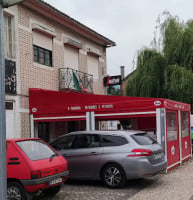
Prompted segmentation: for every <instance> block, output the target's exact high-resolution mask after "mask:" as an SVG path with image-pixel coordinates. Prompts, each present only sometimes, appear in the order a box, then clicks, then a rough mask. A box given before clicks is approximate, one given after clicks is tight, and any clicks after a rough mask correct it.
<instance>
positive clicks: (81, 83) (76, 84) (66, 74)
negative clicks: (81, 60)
mask: <svg viewBox="0 0 193 200" xmlns="http://www.w3.org/2000/svg"><path fill="white" fill-rule="evenodd" d="M59 90H66V91H68V90H73V91H77V92H85V93H93V75H90V74H87V73H84V72H80V71H78V70H75V69H71V68H60V69H59Z"/></svg>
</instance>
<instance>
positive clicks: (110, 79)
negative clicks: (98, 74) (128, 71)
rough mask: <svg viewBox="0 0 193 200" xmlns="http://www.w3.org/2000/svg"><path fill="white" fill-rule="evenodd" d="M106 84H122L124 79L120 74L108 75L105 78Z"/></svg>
mask: <svg viewBox="0 0 193 200" xmlns="http://www.w3.org/2000/svg"><path fill="white" fill-rule="evenodd" d="M103 83H104V86H111V85H121V83H122V79H121V75H119V76H106V77H104V79H103Z"/></svg>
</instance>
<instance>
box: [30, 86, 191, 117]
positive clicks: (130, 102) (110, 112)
mask: <svg viewBox="0 0 193 200" xmlns="http://www.w3.org/2000/svg"><path fill="white" fill-rule="evenodd" d="M29 103H30V114H33V116H34V120H36V121H56V120H69V119H73V120H85V116H86V112H92V111H93V112H95V117H96V119H113V118H126V117H128V116H129V117H131V116H132V117H133V116H140V115H143V116H144V115H148V116H155V113H156V108H168V109H172V110H183V111H190V105H189V104H185V103H181V102H176V101H171V100H167V99H158V98H144V97H125V96H107V95H96V94H83V93H68V92H59V91H51V90H43V89H36V88H30V89H29Z"/></svg>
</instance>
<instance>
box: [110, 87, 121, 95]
mask: <svg viewBox="0 0 193 200" xmlns="http://www.w3.org/2000/svg"><path fill="white" fill-rule="evenodd" d="M107 94H108V95H115V96H120V95H121V90H120V89H117V88H115V87H114V86H108V88H107Z"/></svg>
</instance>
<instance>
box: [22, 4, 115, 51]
mask: <svg viewBox="0 0 193 200" xmlns="http://www.w3.org/2000/svg"><path fill="white" fill-rule="evenodd" d="M22 4H23V5H24V6H26V7H27V8H29V9H31V10H33V11H35V12H37V13H39V14H41V15H43V16H44V17H46V18H47V19H50V20H52V21H55V22H57V23H59V24H61V25H62V26H65V27H67V28H68V29H70V30H72V31H74V32H77V33H79V34H80V35H82V36H84V37H86V38H88V39H90V40H92V41H94V42H95V43H97V44H100V45H102V46H104V47H112V46H116V44H115V42H113V41H112V40H110V39H108V38H106V37H104V36H103V35H101V34H99V33H97V32H96V31H94V30H92V29H90V28H89V27H87V26H85V25H84V24H82V23H80V22H78V21H76V20H75V19H73V18H71V17H69V16H68V15H66V14H65V13H63V12H61V11H59V10H57V9H56V8H54V7H53V6H51V5H50V4H48V3H46V2H44V1H42V0H28V1H24V2H22Z"/></svg>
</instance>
